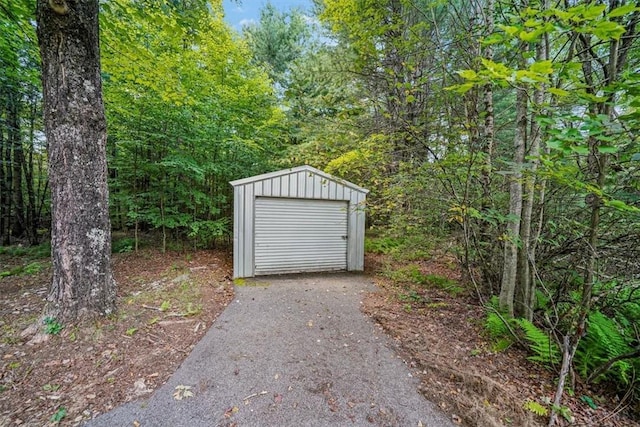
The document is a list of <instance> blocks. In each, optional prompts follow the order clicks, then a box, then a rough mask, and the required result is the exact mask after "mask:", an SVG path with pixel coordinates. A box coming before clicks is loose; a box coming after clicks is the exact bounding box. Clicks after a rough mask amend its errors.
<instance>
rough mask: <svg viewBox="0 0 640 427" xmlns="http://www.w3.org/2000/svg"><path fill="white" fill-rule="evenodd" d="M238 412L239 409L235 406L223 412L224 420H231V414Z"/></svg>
mask: <svg viewBox="0 0 640 427" xmlns="http://www.w3.org/2000/svg"><path fill="white" fill-rule="evenodd" d="M239 410H240V408H238V407H237V406H233V407H231V408H229V409H227V410H226V411H225V413H224V416H225V418H231V417H232V416H233V414H236V413H237V412H238V411H239Z"/></svg>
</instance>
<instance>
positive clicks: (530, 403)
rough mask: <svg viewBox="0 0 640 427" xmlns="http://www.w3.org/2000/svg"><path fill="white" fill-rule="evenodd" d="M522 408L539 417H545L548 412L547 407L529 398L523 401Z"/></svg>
mask: <svg viewBox="0 0 640 427" xmlns="http://www.w3.org/2000/svg"><path fill="white" fill-rule="evenodd" d="M523 408H524V409H526V410H527V411H529V412H533V413H534V414H536V415H538V416H540V417H546V416H547V415H548V414H549V409H547V408H546V407H545V406H543V405H541V404H540V403H538V402H536V401H535V400H531V399H527V401H526V402H524V405H523Z"/></svg>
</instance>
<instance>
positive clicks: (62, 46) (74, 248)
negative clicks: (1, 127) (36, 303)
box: [37, 0, 116, 320]
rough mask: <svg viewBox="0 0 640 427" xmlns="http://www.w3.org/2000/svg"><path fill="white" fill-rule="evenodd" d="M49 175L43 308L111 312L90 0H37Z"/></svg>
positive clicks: (94, 7)
mask: <svg viewBox="0 0 640 427" xmlns="http://www.w3.org/2000/svg"><path fill="white" fill-rule="evenodd" d="M37 22H38V42H39V45H40V55H41V58H42V83H43V94H44V124H45V132H46V136H47V143H48V147H49V179H50V182H51V210H52V212H51V214H52V224H51V252H52V254H51V255H52V264H53V281H52V284H51V289H50V292H49V304H48V307H47V311H48V314H49V315H55V316H57V317H59V318H62V319H69V320H72V319H75V318H79V317H83V316H85V315H89V316H93V315H106V314H110V313H113V312H114V311H115V308H116V306H115V291H116V285H115V281H114V279H113V275H112V271H111V264H110V257H111V225H110V221H109V209H108V203H109V194H108V189H107V165H106V136H107V134H106V120H105V115H104V104H103V102H102V84H101V80H100V49H99V36H98V0H82V1H80V0H55V1H54V0H50V1H47V0H38V2H37Z"/></svg>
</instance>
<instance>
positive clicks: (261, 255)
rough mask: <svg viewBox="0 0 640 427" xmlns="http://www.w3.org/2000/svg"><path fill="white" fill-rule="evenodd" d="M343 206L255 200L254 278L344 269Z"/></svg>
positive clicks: (325, 202)
mask: <svg viewBox="0 0 640 427" xmlns="http://www.w3.org/2000/svg"><path fill="white" fill-rule="evenodd" d="M347 206H348V204H347V202H346V201H335V200H309V199H286V198H271V197H257V198H256V205H255V235H254V236H255V263H256V266H255V274H256V275H264V274H280V273H298V272H303V271H330V270H346V269H347Z"/></svg>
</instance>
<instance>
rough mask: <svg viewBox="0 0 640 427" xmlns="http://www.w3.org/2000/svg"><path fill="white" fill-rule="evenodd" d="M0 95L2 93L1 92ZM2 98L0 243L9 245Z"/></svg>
mask: <svg viewBox="0 0 640 427" xmlns="http://www.w3.org/2000/svg"><path fill="white" fill-rule="evenodd" d="M0 95H2V94H1V93H0ZM1 101H2V98H0V245H8V244H9V242H8V240H9V225H8V222H7V209H8V204H9V202H8V201H7V194H8V190H9V189H8V186H7V181H6V174H5V169H6V168H7V167H8V166H9V164H8V163H7V162H6V160H5V157H4V153H5V145H6V138H5V137H4V134H5V126H4V122H5V120H4V117H3V113H4V110H5V109H4V104H3V103H2V102H1Z"/></svg>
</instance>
